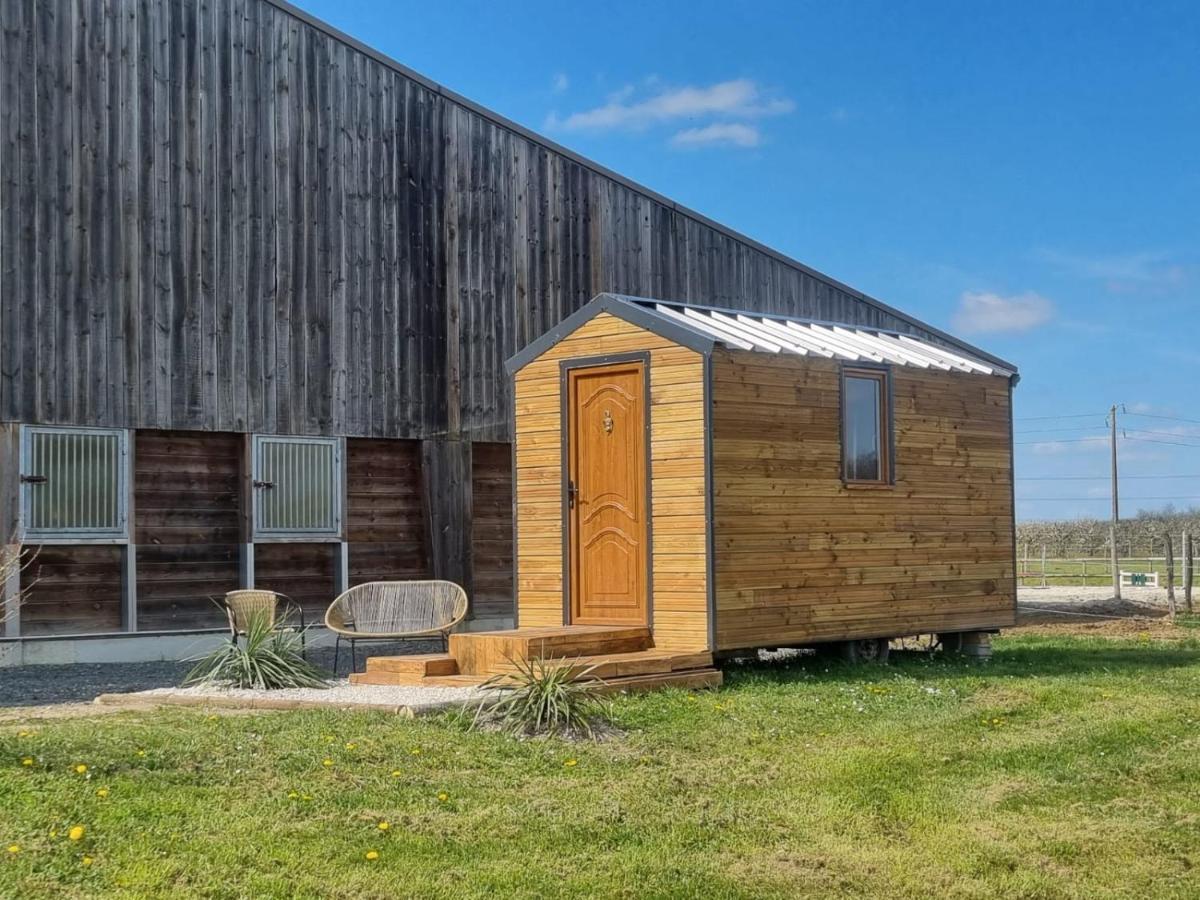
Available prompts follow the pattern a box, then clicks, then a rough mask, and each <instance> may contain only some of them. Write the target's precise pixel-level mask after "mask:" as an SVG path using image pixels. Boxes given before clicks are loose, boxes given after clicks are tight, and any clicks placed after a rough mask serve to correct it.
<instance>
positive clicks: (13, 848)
mask: <svg viewBox="0 0 1200 900" xmlns="http://www.w3.org/2000/svg"><path fill="white" fill-rule="evenodd" d="M8 852H9V853H11V854H12V855H13V856H16V855H17V854H18V853H20V852H21V848H20V847H18V846H17V845H16V844H9V845H8Z"/></svg>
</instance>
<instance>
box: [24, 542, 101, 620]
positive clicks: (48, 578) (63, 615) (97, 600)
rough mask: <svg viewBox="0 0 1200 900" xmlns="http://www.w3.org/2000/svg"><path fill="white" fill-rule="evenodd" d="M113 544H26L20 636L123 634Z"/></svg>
mask: <svg viewBox="0 0 1200 900" xmlns="http://www.w3.org/2000/svg"><path fill="white" fill-rule="evenodd" d="M121 553H122V550H121V548H120V547H117V546H112V545H108V546H86V545H85V546H51V545H43V546H41V547H36V546H31V545H26V547H25V551H24V558H25V559H26V560H32V564H31V565H30V566H29V567H28V568H27V569H26V570H25V572H24V573H23V575H22V583H23V586H24V591H25V593H24V594H23V595H22V599H21V634H22V635H23V636H25V637H37V636H38V635H47V634H100V633H104V632H111V631H120V630H121Z"/></svg>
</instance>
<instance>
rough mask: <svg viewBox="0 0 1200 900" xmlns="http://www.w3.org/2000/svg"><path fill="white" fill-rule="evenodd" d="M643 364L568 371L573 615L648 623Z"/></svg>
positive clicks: (577, 619) (578, 619) (588, 620)
mask: <svg viewBox="0 0 1200 900" xmlns="http://www.w3.org/2000/svg"><path fill="white" fill-rule="evenodd" d="M645 378H646V371H645V363H644V362H641V361H634V362H622V363H616V364H612V365H603V366H588V367H583V368H571V369H568V370H567V379H566V390H567V458H566V463H567V473H566V477H567V494H568V501H567V506H568V509H567V516H568V529H569V541H568V553H569V559H568V560H567V563H568V567H569V576H570V618H571V621H572V622H573V623H577V624H586V625H647V624H649V620H648V613H649V598H648V577H647V565H648V563H649V547H648V546H647V545H648V534H649V510H648V509H647V506H648V504H647V497H646V493H647V491H646V474H647V473H646V414H647V410H646V403H645Z"/></svg>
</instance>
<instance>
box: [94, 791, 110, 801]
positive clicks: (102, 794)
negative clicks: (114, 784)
mask: <svg viewBox="0 0 1200 900" xmlns="http://www.w3.org/2000/svg"><path fill="white" fill-rule="evenodd" d="M96 796H97V797H99V798H100V799H101V800H103V799H104V798H105V797H107V796H108V788H100V790H98V791H96Z"/></svg>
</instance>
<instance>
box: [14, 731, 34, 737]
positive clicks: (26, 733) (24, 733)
mask: <svg viewBox="0 0 1200 900" xmlns="http://www.w3.org/2000/svg"><path fill="white" fill-rule="evenodd" d="M32 734H33V732H32V731H18V732H17V737H29V736H30V735H32Z"/></svg>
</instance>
